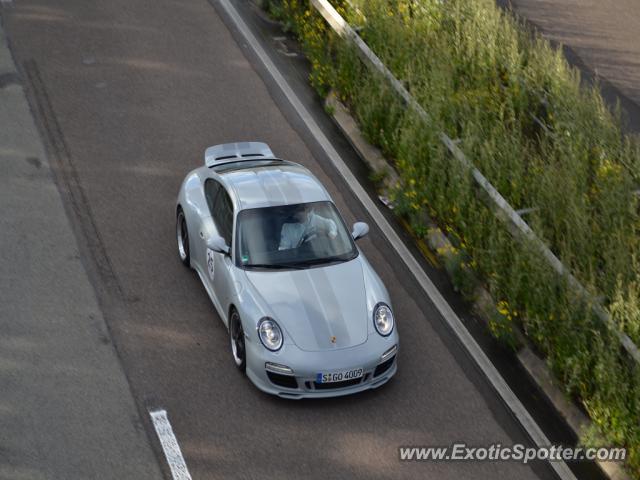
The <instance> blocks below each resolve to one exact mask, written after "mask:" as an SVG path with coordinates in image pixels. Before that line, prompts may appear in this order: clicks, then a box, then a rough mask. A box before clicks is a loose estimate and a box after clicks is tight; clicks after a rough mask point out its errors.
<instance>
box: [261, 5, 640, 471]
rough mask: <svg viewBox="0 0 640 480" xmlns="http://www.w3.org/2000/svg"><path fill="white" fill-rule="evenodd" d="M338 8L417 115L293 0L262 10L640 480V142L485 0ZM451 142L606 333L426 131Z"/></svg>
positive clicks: (417, 223) (410, 207) (400, 192)
mask: <svg viewBox="0 0 640 480" xmlns="http://www.w3.org/2000/svg"><path fill="white" fill-rule="evenodd" d="M333 4H334V6H336V7H337V8H338V10H339V12H340V13H341V14H342V15H343V16H345V17H346V18H347V19H348V20H349V22H350V23H351V24H352V25H357V26H359V27H360V35H361V36H362V37H363V39H364V40H365V41H366V42H367V44H368V45H369V46H370V47H371V48H372V50H373V51H374V52H375V53H376V54H377V55H378V56H379V57H380V58H381V60H382V61H383V62H384V63H385V64H386V65H387V66H388V67H389V68H390V69H391V71H392V72H393V73H394V74H395V76H396V77H397V78H399V79H400V80H401V81H402V82H403V84H404V85H405V86H406V87H407V89H408V90H409V91H410V92H411V94H412V95H413V96H414V97H415V98H416V99H417V100H418V101H419V103H420V104H421V105H422V106H423V107H424V108H425V110H426V111H427V112H429V114H430V117H431V120H430V121H428V122H425V121H423V120H421V119H420V118H419V117H418V116H417V115H416V114H415V112H413V111H412V110H410V109H407V108H405V107H404V105H403V104H402V103H401V102H400V100H399V99H398V97H397V96H396V95H395V94H394V93H393V92H392V91H391V90H390V87H389V86H388V85H387V84H386V82H385V81H384V80H383V79H382V78H381V77H380V76H378V75H377V74H375V73H372V72H371V71H370V70H369V69H367V68H366V67H365V66H364V65H363V64H362V63H361V62H360V61H359V59H358V57H357V55H356V53H355V52H354V51H353V49H352V47H350V46H349V45H347V44H345V43H343V42H342V41H341V40H340V39H338V38H337V37H335V36H334V35H333V34H331V33H330V31H329V29H328V27H327V26H326V24H325V23H324V21H323V19H322V18H321V17H320V16H319V15H318V14H317V13H316V12H315V10H314V9H313V8H312V7H310V5H309V4H308V2H307V1H305V0H280V1H272V2H271V11H272V12H273V13H274V14H276V15H277V16H279V17H280V18H281V19H283V20H284V21H285V22H286V25H287V27H288V28H291V29H292V30H293V31H294V32H295V33H296V34H297V35H298V36H299V38H300V40H301V42H302V44H303V46H304V48H305V51H306V53H307V55H308V57H309V59H310V61H311V66H312V70H311V82H312V84H313V85H314V86H315V88H316V89H317V90H318V91H319V92H320V93H321V94H324V93H326V92H327V91H328V90H329V89H330V88H332V89H334V90H336V91H337V92H338V94H339V95H340V97H341V99H342V100H343V101H344V102H345V103H347V104H348V105H349V107H350V108H351V110H352V112H353V113H354V114H355V116H356V117H357V119H358V120H359V122H360V125H361V128H362V130H363V131H364V133H365V135H366V136H367V137H368V138H369V140H370V141H372V142H373V143H375V144H377V145H379V146H381V148H382V149H383V151H384V152H385V154H386V155H387V156H388V158H390V159H391V160H392V161H393V162H394V163H395V166H396V168H397V170H398V172H399V174H400V177H401V184H400V185H398V187H397V188H396V189H395V191H394V192H393V195H394V196H395V201H396V204H397V206H398V208H397V211H398V212H399V213H400V214H404V215H407V216H408V217H410V218H411V219H413V226H414V228H415V229H416V230H417V231H420V230H421V229H423V228H424V225H423V224H422V223H421V220H420V218H421V215H420V213H421V212H423V211H425V210H428V211H429V213H430V214H431V215H432V216H433V217H435V218H436V219H437V221H438V222H439V223H440V225H441V226H442V227H443V229H445V230H446V231H447V232H449V234H450V235H451V236H452V237H453V238H454V240H455V241H456V243H457V244H458V246H459V247H460V248H463V249H464V250H465V252H466V254H467V255H468V256H469V258H470V265H471V266H472V267H473V268H474V270H475V271H476V273H477V274H478V275H479V276H480V277H481V278H483V279H484V281H485V282H486V284H487V286H488V287H489V289H490V291H491V293H492V295H493V296H494V298H496V299H497V300H499V301H500V303H501V305H504V308H505V309H506V311H508V312H509V314H508V315H505V316H504V319H503V321H502V322H501V323H498V324H494V325H492V331H493V332H494V333H495V334H496V335H498V336H504V337H509V336H510V334H511V331H512V329H513V328H514V327H517V328H520V329H522V330H523V331H524V332H525V333H526V334H527V336H528V337H529V338H530V339H531V340H532V341H533V342H534V343H535V344H536V346H537V347H538V348H539V350H540V351H542V352H543V353H544V354H545V355H546V356H547V359H548V361H549V364H550V366H551V367H552V369H553V370H554V372H555V373H556V375H557V376H558V378H559V379H561V381H562V382H563V384H564V385H565V388H566V390H567V392H568V393H569V394H570V395H573V396H575V397H576V398H578V399H580V400H581V401H582V403H583V404H584V406H585V407H586V409H587V410H588V412H589V414H590V416H591V418H592V419H593V420H594V421H595V422H596V424H597V425H598V426H599V427H600V428H601V430H602V432H604V433H605V435H606V436H607V438H608V439H609V440H610V441H612V442H615V443H616V444H619V445H624V446H627V447H628V448H629V453H630V459H629V462H628V463H629V465H630V466H631V469H632V470H633V472H634V473H635V475H636V476H638V478H640V373H639V372H638V369H637V368H636V367H635V366H633V365H631V364H630V363H629V362H628V361H627V359H626V358H625V357H624V356H623V355H622V354H621V352H620V349H619V346H618V343H617V339H616V337H615V332H614V331H613V329H619V330H622V331H624V332H626V333H627V334H628V335H629V336H630V337H631V338H632V339H633V340H634V341H635V342H636V343H637V344H640V305H639V302H640V275H639V274H640V268H639V264H638V260H637V257H638V253H639V252H640V245H639V241H640V236H639V235H638V234H639V233H640V216H639V210H638V207H639V205H638V197H637V196H636V195H635V194H634V190H635V189H636V188H638V185H639V183H640V182H639V178H638V177H640V147H639V146H638V142H637V140H635V139H633V138H631V137H629V136H627V135H624V134H623V133H622V129H621V122H620V115H619V113H617V112H611V111H610V110H609V109H608V108H607V106H606V105H605V103H604V101H603V99H602V97H601V95H600V93H599V91H598V89H597V86H596V87H589V86H585V85H581V81H580V76H579V74H578V72H577V71H576V70H574V69H572V68H570V67H569V66H568V64H567V62H566V61H565V59H564V58H563V56H562V54H561V53H560V52H559V51H557V50H554V49H553V48H551V46H550V45H549V44H548V42H546V41H545V40H543V39H542V38H540V37H539V36H538V35H532V34H531V32H528V31H527V30H526V29H525V28H524V27H523V26H522V25H521V24H520V23H519V22H518V21H517V20H516V19H515V18H514V17H513V16H511V15H510V14H508V13H505V12H504V11H502V10H500V9H499V8H497V7H496V6H495V4H494V3H493V1H490V0H446V1H445V0H413V1H410V0H351V1H350V2H345V1H334V2H333ZM440 131H444V132H446V133H447V134H448V135H449V136H451V137H453V138H457V139H459V142H460V143H459V146H460V148H461V149H462V150H463V151H464V152H465V153H466V155H467V156H468V157H469V158H470V159H471V160H472V162H473V163H474V165H475V166H476V167H477V168H479V169H480V171H481V172H483V174H484V175H485V176H486V177H487V178H488V179H489V180H490V181H491V183H492V184H493V185H494V186H495V187H496V188H497V189H498V191H499V192H500V193H501V194H502V195H503V196H504V197H505V198H506V199H507V201H508V202H509V203H510V204H511V205H512V206H513V207H514V208H516V209H519V208H534V210H533V212H531V213H529V214H528V215H527V216H526V218H525V219H526V221H527V222H528V223H529V224H530V225H531V226H532V228H533V229H534V231H535V232H536V233H537V235H538V236H539V237H541V238H542V239H543V240H544V241H545V242H546V243H547V244H548V245H549V247H550V248H551V249H552V250H553V251H554V253H555V254H556V255H557V256H558V257H559V258H560V259H561V260H562V262H563V263H564V264H565V265H567V266H568V267H569V269H570V270H571V272H572V273H573V274H574V275H575V276H576V277H577V278H578V279H579V280H580V282H581V283H582V284H583V285H585V286H586V287H587V288H588V289H589V290H590V291H592V292H593V293H594V294H595V295H597V296H600V297H601V299H602V301H603V303H604V305H605V306H606V307H607V308H608V310H609V311H610V313H611V315H612V318H613V319H614V320H615V325H613V326H611V327H610V328H606V327H603V326H602V325H601V324H600V323H599V322H598V321H597V320H596V319H594V318H593V315H592V313H591V310H590V308H589V305H586V304H584V301H583V300H581V299H578V298H575V297H574V296H573V295H572V293H571V292H570V290H569V289H568V288H567V286H566V284H565V282H564V280H563V279H560V278H558V277H557V276H556V275H555V274H554V273H553V272H552V271H551V270H550V269H549V267H548V266H547V265H546V264H545V263H544V261H543V260H542V259H541V258H540V256H539V255H538V254H537V253H536V250H535V249H534V248H533V247H531V246H528V245H526V244H524V245H523V244H522V243H521V242H516V241H514V239H513V237H512V236H511V235H510V234H509V233H508V232H507V231H506V230H505V229H504V226H503V225H502V224H501V223H500V222H499V221H498V220H497V219H496V218H495V216H494V214H493V213H492V212H491V211H489V210H488V209H487V207H486V204H485V203H484V202H483V201H482V199H481V198H480V197H479V194H478V191H477V189H476V188H475V187H474V185H473V182H472V180H471V178H470V175H469V172H468V171H466V170H465V169H464V168H463V167H462V166H461V165H460V164H459V163H458V162H456V161H455V160H454V159H452V158H451V157H450V156H449V154H448V153H447V151H446V150H445V148H444V147H443V146H442V144H441V143H440V140H439V138H438V132H440Z"/></svg>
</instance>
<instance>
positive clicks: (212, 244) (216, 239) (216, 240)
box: [207, 235, 231, 255]
mask: <svg viewBox="0 0 640 480" xmlns="http://www.w3.org/2000/svg"><path fill="white" fill-rule="evenodd" d="M207 248H209V249H211V250H213V251H214V252H218V253H224V254H225V255H228V254H229V252H230V251H231V249H230V248H229V245H227V242H226V241H225V240H224V238H222V237H220V236H218V235H212V236H211V237H209V238H208V239H207Z"/></svg>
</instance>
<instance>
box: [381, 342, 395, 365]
mask: <svg viewBox="0 0 640 480" xmlns="http://www.w3.org/2000/svg"><path fill="white" fill-rule="evenodd" d="M397 351H398V345H394V346H393V347H391V348H390V349H389V350H387V351H386V352H384V353H383V354H382V356H381V357H380V360H382V361H383V362H384V361H385V360H386V359H387V358H389V357H392V356H393V355H395V354H396V352H397Z"/></svg>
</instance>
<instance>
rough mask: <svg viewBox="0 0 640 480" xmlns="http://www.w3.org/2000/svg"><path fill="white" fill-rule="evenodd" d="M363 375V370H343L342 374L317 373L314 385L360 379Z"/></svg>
mask: <svg viewBox="0 0 640 480" xmlns="http://www.w3.org/2000/svg"><path fill="white" fill-rule="evenodd" d="M363 374H364V369H362V368H354V369H351V370H343V371H342V372H331V373H318V374H317V375H316V383H334V382H344V381H345V380H354V379H356V378H360V377H362V375H363Z"/></svg>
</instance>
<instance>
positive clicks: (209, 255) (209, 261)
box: [207, 248, 214, 280]
mask: <svg viewBox="0 0 640 480" xmlns="http://www.w3.org/2000/svg"><path fill="white" fill-rule="evenodd" d="M213 254H214V252H213V250H211V249H210V248H207V270H208V271H209V278H210V279H211V280H213V264H214V256H213Z"/></svg>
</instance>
